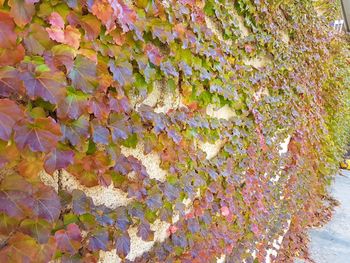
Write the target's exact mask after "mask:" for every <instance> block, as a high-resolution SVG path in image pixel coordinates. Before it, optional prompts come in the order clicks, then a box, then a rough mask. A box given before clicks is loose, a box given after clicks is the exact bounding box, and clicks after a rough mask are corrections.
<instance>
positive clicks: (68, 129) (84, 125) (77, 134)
mask: <svg viewBox="0 0 350 263" xmlns="http://www.w3.org/2000/svg"><path fill="white" fill-rule="evenodd" d="M89 127H90V125H89V118H88V117H87V116H85V115H82V116H80V117H79V119H77V120H75V121H72V122H66V123H63V124H62V126H61V129H62V134H63V135H62V138H61V140H62V141H64V140H68V141H69V142H70V143H71V144H72V145H73V146H77V145H80V144H82V142H83V141H85V140H86V139H87V138H88V137H89Z"/></svg>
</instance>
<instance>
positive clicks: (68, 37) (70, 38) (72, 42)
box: [62, 26, 81, 49]
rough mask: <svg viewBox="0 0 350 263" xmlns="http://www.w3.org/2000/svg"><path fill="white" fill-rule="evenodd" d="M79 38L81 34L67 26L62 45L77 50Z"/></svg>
mask: <svg viewBox="0 0 350 263" xmlns="http://www.w3.org/2000/svg"><path fill="white" fill-rule="evenodd" d="M80 38H81V34H80V31H79V29H77V28H75V27H72V26H67V27H66V29H65V30H64V41H63V42H62V43H64V44H67V45H69V46H71V47H73V48H75V49H78V48H79V46H80Z"/></svg>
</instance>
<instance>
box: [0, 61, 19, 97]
mask: <svg viewBox="0 0 350 263" xmlns="http://www.w3.org/2000/svg"><path fill="white" fill-rule="evenodd" d="M11 94H13V95H19V94H23V83H22V81H21V79H20V77H19V73H18V71H17V69H15V68H13V67H3V68H0V96H4V97H8V96H9V95H11Z"/></svg>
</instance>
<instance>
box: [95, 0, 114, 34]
mask: <svg viewBox="0 0 350 263" xmlns="http://www.w3.org/2000/svg"><path fill="white" fill-rule="evenodd" d="M91 11H92V14H93V15H95V16H96V17H97V18H98V19H100V20H101V22H102V23H103V24H104V25H105V26H106V28H107V30H108V31H110V30H111V29H114V27H115V23H114V16H113V13H114V12H113V9H112V7H111V5H110V4H109V3H108V1H104V0H96V1H94V2H93V5H92V6H91Z"/></svg>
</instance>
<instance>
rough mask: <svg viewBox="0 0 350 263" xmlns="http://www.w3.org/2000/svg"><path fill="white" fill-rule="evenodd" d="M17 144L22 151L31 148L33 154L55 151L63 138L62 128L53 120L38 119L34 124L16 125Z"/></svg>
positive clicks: (22, 121) (23, 121)
mask: <svg viewBox="0 0 350 263" xmlns="http://www.w3.org/2000/svg"><path fill="white" fill-rule="evenodd" d="M14 130H15V142H16V143H17V146H18V147H19V148H20V149H24V148H25V147H27V146H28V147H29V148H30V150H32V151H33V152H38V151H40V152H49V151H51V150H53V149H54V148H55V147H56V145H57V142H58V140H59V139H60V136H61V130H60V126H59V125H58V124H57V123H56V122H55V121H54V120H53V119H52V118H51V117H48V118H37V119H35V120H33V121H32V122H28V121H27V120H21V121H19V122H18V123H16V125H15V127H14Z"/></svg>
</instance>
